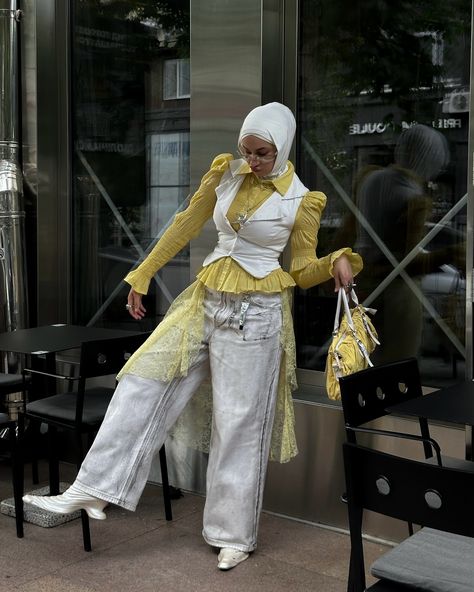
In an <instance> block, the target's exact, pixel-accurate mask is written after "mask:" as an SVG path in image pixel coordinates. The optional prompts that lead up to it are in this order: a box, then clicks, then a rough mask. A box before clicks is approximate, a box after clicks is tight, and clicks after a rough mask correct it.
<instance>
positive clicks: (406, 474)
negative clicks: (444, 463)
mask: <svg viewBox="0 0 474 592" xmlns="http://www.w3.org/2000/svg"><path fill="white" fill-rule="evenodd" d="M343 456H344V470H345V478H346V487H347V497H348V512H349V526H350V536H351V563H350V568H349V577H348V586H347V590H348V592H364V591H365V590H370V591H371V592H403V591H405V592H407V591H408V590H417V591H420V590H429V589H434V588H432V587H431V586H433V583H435V584H436V590H440V589H442V588H440V587H439V586H440V583H441V582H442V581H447V582H449V585H450V586H451V585H452V584H453V582H456V581H457V582H458V585H459V586H460V587H459V588H452V587H449V590H454V589H460V590H461V589H462V590H468V589H472V586H474V583H473V582H474V562H473V561H472V557H474V540H471V539H466V538H464V537H474V504H473V503H472V494H473V492H474V473H472V472H471V471H464V470H461V469H456V468H450V467H440V466H438V465H435V464H432V463H427V462H425V461H414V460H410V459H407V458H402V457H398V456H393V455H390V454H386V453H383V452H380V451H377V450H373V449H370V448H365V447H362V446H360V445H357V444H352V443H348V442H346V443H345V444H343ZM365 510H370V511H372V512H376V513H378V514H382V515H385V516H389V517H392V518H396V519H399V520H404V521H408V522H413V523H418V524H423V525H424V527H423V528H422V529H421V530H419V531H418V532H416V533H415V534H414V535H413V536H410V537H409V538H407V539H406V540H404V541H402V542H401V543H400V544H399V545H398V546H396V547H395V548H394V549H391V550H390V551H389V552H388V553H387V554H385V555H383V556H382V557H380V558H379V559H377V560H376V561H375V562H374V564H373V565H372V574H373V575H375V576H376V577H378V578H379V580H378V581H377V582H376V583H375V584H373V585H371V586H370V587H369V588H366V578H365V563H364V552H363V542H362V520H363V516H364V511H365ZM433 529H434V530H433ZM459 535H461V537H460V536H459Z"/></svg>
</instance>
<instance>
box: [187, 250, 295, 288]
mask: <svg viewBox="0 0 474 592" xmlns="http://www.w3.org/2000/svg"><path fill="white" fill-rule="evenodd" d="M197 279H198V280H199V281H200V282H202V283H203V284H204V285H205V286H206V288H210V289H211V290H216V291H217V292H231V293H233V294H242V292H265V293H269V292H282V291H283V290H285V289H287V288H292V287H293V286H295V281H294V280H293V278H292V277H291V276H290V274H289V273H287V272H286V271H283V269H281V268H279V269H276V270H275V271H272V273H270V274H269V275H267V277H265V278H263V279H257V278H254V277H252V276H251V275H250V274H248V273H247V272H246V271H245V270H244V269H242V267H240V265H239V264H238V263H236V262H235V261H234V260H233V259H232V258H231V257H224V258H222V259H218V260H217V261H215V262H214V263H212V264H211V265H208V266H206V267H203V268H202V269H201V271H200V272H199V273H198V274H197Z"/></svg>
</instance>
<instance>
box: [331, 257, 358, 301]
mask: <svg viewBox="0 0 474 592" xmlns="http://www.w3.org/2000/svg"><path fill="white" fill-rule="evenodd" d="M333 274H334V281H335V283H336V285H335V288H334V291H335V292H338V291H339V288H345V290H346V292H348V291H350V290H351V289H352V286H353V285H354V276H353V274H352V267H351V264H350V263H349V259H348V258H347V257H346V255H341V256H340V257H338V258H337V259H336V261H334V266H333Z"/></svg>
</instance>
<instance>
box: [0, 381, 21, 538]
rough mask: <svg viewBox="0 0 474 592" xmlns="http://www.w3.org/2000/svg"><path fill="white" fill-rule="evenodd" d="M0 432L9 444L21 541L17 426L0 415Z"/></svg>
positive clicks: (18, 532)
mask: <svg viewBox="0 0 474 592" xmlns="http://www.w3.org/2000/svg"><path fill="white" fill-rule="evenodd" d="M20 383H21V377H20ZM12 392H16V391H12ZM0 430H1V431H2V432H3V431H4V430H6V432H5V433H6V434H7V435H8V441H9V444H10V459H11V465H12V483H13V501H14V508H15V521H16V535H17V537H18V538H20V539H21V538H23V500H22V497H23V463H22V460H21V454H20V447H19V446H18V438H17V424H16V422H15V421H13V420H11V419H10V418H9V417H8V415H7V414H6V413H0Z"/></svg>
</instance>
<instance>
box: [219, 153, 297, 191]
mask: <svg viewBox="0 0 474 592" xmlns="http://www.w3.org/2000/svg"><path fill="white" fill-rule="evenodd" d="M229 168H230V172H231V174H232V176H233V177H235V176H236V175H248V174H252V169H251V168H250V166H249V164H248V162H247V161H245V160H244V159H243V158H239V159H238V160H231V161H230V163H229ZM294 172H295V167H294V166H293V164H292V163H291V162H290V161H288V166H287V168H286V171H285V172H284V173H283V174H282V175H280V176H279V177H276V178H275V179H261V180H260V181H261V182H262V184H265V185H273V186H274V187H275V189H276V190H277V191H278V193H279V194H280V195H285V193H286V192H287V191H288V189H289V187H290V184H291V181H292V180H293V174H294ZM256 178H258V177H256Z"/></svg>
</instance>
